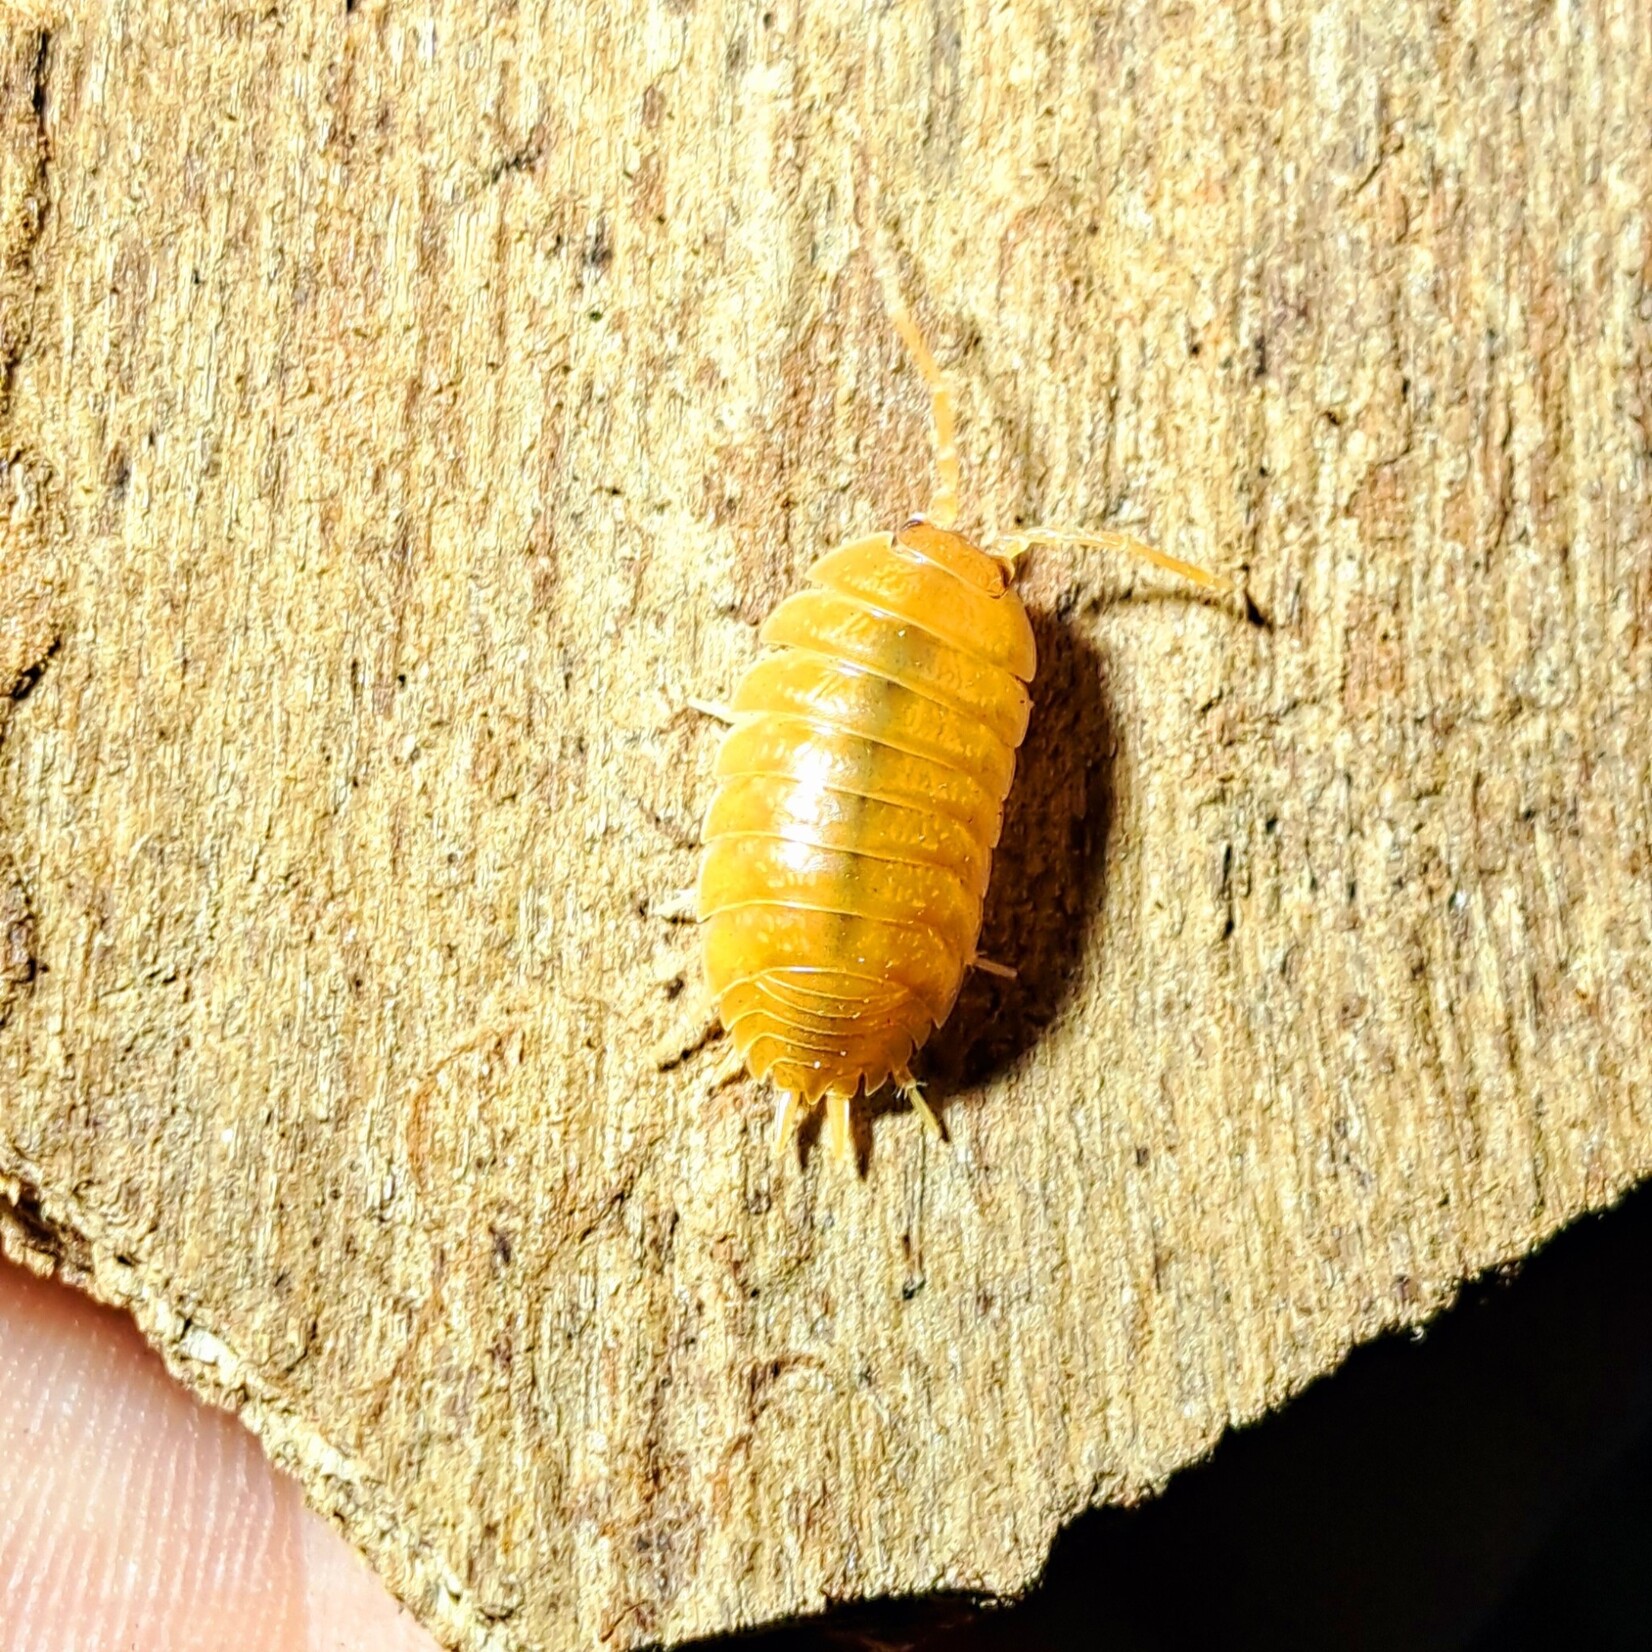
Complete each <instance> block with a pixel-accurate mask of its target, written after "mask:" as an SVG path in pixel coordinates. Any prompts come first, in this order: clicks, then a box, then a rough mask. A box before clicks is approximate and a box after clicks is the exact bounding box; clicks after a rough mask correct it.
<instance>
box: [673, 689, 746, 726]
mask: <svg viewBox="0 0 1652 1652" xmlns="http://www.w3.org/2000/svg"><path fill="white" fill-rule="evenodd" d="M683 704H684V705H685V706H687V707H688V709H689V710H690V711H697V712H699V713H700V714H701V716H703V717H715V718H716V719H717V721H718V722H719V723H729V724H732V723H733V722H734V708H733V707H732V706H726V705H724V704H723V702H722V701H721V700H701V699H698V698H696V696H694V695H692V694H691V695H689V697H688V698H687V699H686V700H684V701H683Z"/></svg>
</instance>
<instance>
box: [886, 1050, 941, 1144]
mask: <svg viewBox="0 0 1652 1652" xmlns="http://www.w3.org/2000/svg"><path fill="white" fill-rule="evenodd" d="M895 1088H896V1089H897V1090H899V1091H900V1093H901V1100H902V1101H904V1102H906V1103H907V1105H908V1106H909V1107H911V1109H912V1111H913V1112H915V1113H916V1114H918V1116H919V1117H920V1118H922V1120H923V1121H924V1128H925V1129H926V1130H928V1132H929V1133H930V1135H932V1136H933V1137H934V1138H935V1139H936V1140H937V1141H945V1140H946V1131H944V1130H943V1129H942V1128H941V1121H940V1120H939V1119H938V1118H937V1117H936V1116H935V1109H934V1108H933V1107H931V1106H930V1105H929V1103H928V1102H927V1101H925V1100H924V1093H923V1089H922V1087H921V1086H920V1085H919V1083H918V1081H917V1079H915V1078H914V1077H913V1076H912V1073H911V1070H910V1069H909V1068H906V1067H900V1068H897V1069H896V1072H895Z"/></svg>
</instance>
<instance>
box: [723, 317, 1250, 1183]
mask: <svg viewBox="0 0 1652 1652" xmlns="http://www.w3.org/2000/svg"><path fill="white" fill-rule="evenodd" d="M891 312H892V313H891V319H892V320H893V322H894V325H895V327H896V329H897V331H898V332H899V333H900V335H901V337H902V339H903V340H904V341H905V343H906V346H907V349H908V350H909V351H910V352H911V355H912V358H913V360H914V361H915V362H916V364H917V366H918V369H919V371H920V372H921V373H922V375H923V377H924V380H925V382H926V383H927V385H928V387H929V392H930V407H931V422H932V434H933V439H934V446H935V483H934V489H933V492H932V494H931V497H930V501H929V508H928V509H927V510H926V511H924V512H923V513H922V514H920V515H917V516H914V517H912V518H911V520H910V521H908V522H907V523H906V525H905V526H904V527H902V528H900V529H899V530H898V531H896V532H893V533H877V534H870V535H868V536H867V537H865V538H863V539H854V540H851V541H849V542H848V543H847V544H844V545H840V546H838V547H837V548H836V549H835V550H832V551H828V552H827V553H826V554H825V555H824V556H822V557H821V558H820V559H819V560H818V561H816V562H815V563H814V565H813V566H812V567H811V568H810V569H809V572H808V575H807V583H806V586H805V588H804V589H802V590H800V591H797V592H795V593H793V594H792V595H791V596H789V597H787V598H786V599H785V601H783V602H782V603H781V604H780V606H779V607H778V608H776V609H775V610H774V612H773V613H772V614H770V616H769V618H768V619H767V621H766V622H765V623H764V625H763V628H762V630H761V632H760V634H759V636H760V641H761V642H762V644H763V646H764V648H765V650H766V652H765V653H764V654H763V656H762V657H761V658H759V659H758V661H757V662H756V663H755V664H754V665H753V666H752V667H751V668H750V669H749V670H748V671H747V672H746V674H745V676H744V677H743V678H742V679H741V680H740V683H739V686H738V687H737V688H736V689H735V691H734V696H733V698H732V700H731V701H730V702H729V704H728V705H727V706H719V705H712V704H707V703H704V702H695V704H696V705H697V706H698V707H699V709H701V710H704V711H706V712H708V713H710V714H711V715H713V716H716V717H719V718H720V719H722V720H723V721H724V722H726V723H728V724H729V725H730V726H729V729H728V732H727V734H726V735H725V736H724V738H723V742H722V746H721V749H720V750H719V752H718V755H717V766H716V776H717V788H716V791H715V794H714V795H713V797H712V801H711V807H710V810H709V811H708V813H707V816H706V821H705V827H704V831H703V833H702V841H703V844H704V859H703V861H702V864H701V869H700V879H699V885H698V888H697V889H696V891H695V911H696V916H697V918H698V919H699V922H700V925H701V936H702V940H703V944H704V959H705V972H706V977H707V984H708V986H709V987H710V989H711V993H712V996H713V998H714V1000H715V1002H716V1005H717V1012H718V1015H719V1018H720V1019H721V1021H722V1024H723V1027H724V1029H725V1030H726V1032H727V1033H728V1035H729V1037H730V1038H731V1039H732V1040H733V1043H734V1045H735V1048H736V1049H737V1050H738V1052H739V1055H740V1057H741V1059H742V1060H743V1061H744V1063H745V1065H746V1067H747V1069H748V1070H749V1071H750V1072H751V1074H752V1076H753V1077H755V1078H758V1079H764V1078H767V1079H770V1080H772V1081H773V1082H774V1084H775V1085H776V1086H777V1088H778V1089H779V1092H780V1096H779V1113H778V1117H777V1119H776V1127H775V1129H776V1135H775V1141H776V1148H777V1150H778V1149H780V1148H783V1147H784V1146H785V1145H786V1143H787V1142H788V1141H789V1140H790V1139H791V1137H792V1136H793V1134H794V1133H795V1132H796V1130H797V1128H798V1125H799V1124H800V1122H801V1121H802V1118H803V1116H804V1114H805V1113H806V1112H808V1111H809V1110H811V1109H813V1108H814V1107H815V1106H816V1105H817V1104H818V1103H819V1102H820V1101H821V1100H822V1099H824V1101H825V1104H826V1122H827V1130H828V1133H829V1137H830V1141H831V1146H832V1151H833V1154H834V1156H835V1157H837V1158H838V1159H839V1160H841V1161H844V1162H848V1163H852V1162H853V1157H854V1149H853V1146H852V1143H851V1135H850V1119H849V1110H850V1104H851V1102H852V1101H853V1100H854V1098H855V1096H856V1094H857V1093H864V1094H866V1095H871V1094H872V1092H873V1091H875V1090H877V1089H878V1088H879V1087H880V1086H882V1085H883V1084H885V1083H889V1082H893V1083H894V1084H895V1085H896V1086H897V1088H898V1089H899V1091H900V1093H901V1095H902V1096H903V1097H904V1098H905V1099H906V1100H907V1101H909V1102H910V1104H911V1105H912V1107H913V1108H914V1109H916V1110H917V1111H918V1112H919V1113H920V1114H921V1115H922V1116H923V1119H924V1122H925V1123H926V1124H927V1125H928V1126H929V1127H930V1128H931V1129H932V1130H934V1131H935V1132H936V1133H937V1134H939V1133H940V1125H939V1122H938V1121H937V1119H936V1117H935V1115H934V1113H933V1112H932V1111H931V1110H930V1108H929V1106H928V1104H927V1103H926V1102H925V1101H924V1099H923V1096H922V1093H921V1091H920V1089H919V1087H918V1084H917V1082H916V1080H915V1079H914V1078H913V1076H912V1070H911V1066H910V1062H911V1059H912V1056H913V1053H914V1052H915V1051H916V1050H917V1049H918V1048H920V1047H921V1046H922V1045H923V1043H924V1042H925V1040H926V1039H927V1038H928V1037H929V1035H930V1033H931V1032H932V1031H933V1030H934V1029H935V1028H937V1027H938V1026H940V1025H941V1023H942V1022H944V1021H945V1020H946V1018H947V1016H948V1014H949V1013H950V1011H951V1009H952V1006H953V1003H954V1001H955V1000H956V998H957V996H958V989H959V987H960V986H961V985H962V984H963V979H964V973H965V971H966V970H968V969H970V968H977V969H985V970H990V971H993V972H995V973H1000V974H1006V975H1007V974H1012V973H1013V971H1010V970H1006V969H1004V968H1003V966H1001V965H997V964H994V963H992V962H990V961H989V960H987V959H984V958H982V957H980V956H979V954H978V953H977V951H976V943H977V941H978V940H979V938H980V933H981V913H982V903H983V900H984V898H985V895H986V890H987V878H988V873H989V871H990V867H991V861H992V851H993V849H994V847H995V846H996V845H997V842H998V835H999V829H1000V826H1001V824H1002V821H1003V815H1004V802H1005V799H1006V798H1007V796H1008V795H1009V790H1010V783H1011V780H1012V779H1013V777H1014V774H1015V759H1016V751H1017V749H1018V748H1019V746H1020V744H1021V741H1022V739H1023V737H1024V736H1025V734H1026V731H1027V719H1028V715H1029V712H1030V710H1031V704H1032V699H1031V695H1030V693H1029V691H1028V690H1029V685H1030V684H1031V683H1032V681H1033V677H1034V674H1035V672H1036V669H1037V653H1036V649H1035V647H1034V643H1033V633H1032V627H1031V626H1030V625H1029V623H1028V621H1027V614H1026V610H1025V609H1024V608H1023V607H1022V605H1021V599H1020V597H1019V596H1018V595H1017V594H1016V591H1015V575H1016V570H1017V568H1018V566H1019V565H1020V561H1021V558H1022V557H1023V556H1024V555H1025V554H1026V552H1027V551H1028V549H1029V548H1030V547H1032V546H1034V545H1061V546H1073V547H1081V548H1096V549H1102V550H1113V551H1124V552H1127V553H1129V554H1130V555H1133V556H1137V557H1140V558H1143V559H1144V560H1146V561H1148V562H1151V563H1153V564H1154V565H1155V566H1156V567H1159V568H1164V569H1168V570H1169V571H1170V572H1172V573H1175V574H1178V575H1180V576H1181V577H1182V578H1184V579H1187V580H1191V581H1192V582H1193V583H1195V584H1197V585H1202V586H1205V587H1207V588H1208V589H1211V590H1214V591H1219V592H1230V591H1232V589H1233V585H1232V582H1231V581H1229V580H1227V579H1224V578H1222V577H1221V576H1220V575H1217V574H1212V573H1209V572H1207V571H1206V570H1204V569H1203V568H1197V567H1194V566H1192V565H1191V564H1189V563H1186V562H1183V561H1180V560H1179V559H1177V558H1175V557H1171V556H1166V555H1165V554H1164V553H1163V552H1160V551H1156V550H1154V549H1152V548H1151V547H1149V546H1146V545H1143V544H1140V543H1139V542H1137V541H1136V540H1134V539H1130V538H1128V537H1126V536H1124V535H1122V534H1115V533H1090V534H1084V533H1068V532H1064V531H1059V530H1056V529H1051V528H1022V529H1019V530H1017V531H1016V532H1014V533H1002V534H993V535H990V536H989V537H988V538H987V540H986V542H985V543H984V544H980V545H978V544H975V543H974V542H972V541H971V540H970V539H968V538H967V537H965V536H964V535H963V534H961V533H959V532H957V531H956V529H955V527H954V524H955V523H956V522H957V520H958V489H959V465H958V454H957V447H956V442H955V438H954V433H953V412H952V398H951V395H950V393H949V391H948V389H947V385H946V381H945V380H944V378H943V377H942V375H941V372H940V369H939V368H938V367H937V366H936V364H935V360H934V358H933V356H932V355H931V354H930V351H929V348H928V346H927V345H926V344H925V342H924V340H923V337H922V335H921V334H920V333H919V332H918V330H917V328H916V327H915V326H914V325H913V323H912V321H911V319H910V318H909V317H908V316H907V315H906V313H905V311H904V310H903V309H901V308H900V306H899V305H898V303H895V302H892V303H891Z"/></svg>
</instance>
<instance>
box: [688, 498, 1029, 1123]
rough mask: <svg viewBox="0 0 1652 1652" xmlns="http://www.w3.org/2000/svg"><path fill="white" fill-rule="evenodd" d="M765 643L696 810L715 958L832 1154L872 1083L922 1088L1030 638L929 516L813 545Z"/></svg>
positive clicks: (762, 1047) (988, 567)
mask: <svg viewBox="0 0 1652 1652" xmlns="http://www.w3.org/2000/svg"><path fill="white" fill-rule="evenodd" d="M761 640H762V642H763V643H764V644H765V645H766V646H767V647H768V648H769V649H770V650H772V652H770V653H769V654H768V655H767V656H766V657H765V658H763V659H760V660H759V661H758V662H757V664H755V665H754V666H753V667H752V668H751V669H750V670H749V671H748V672H747V673H746V675H745V677H744V678H743V679H742V681H741V683H740V685H739V687H738V689H737V690H736V692H735V695H734V700H733V704H732V707H731V711H732V715H733V719H734V722H733V727H732V728H731V730H730V732H729V734H728V735H727V737H726V738H725V739H724V741H723V745H722V750H721V752H720V753H719V755H718V759H717V779H718V786H717V791H716V795H715V797H714V798H713V801H712V804H711V809H710V813H709V814H708V816H707V818H706V824H705V833H704V837H705V845H706V855H705V861H704V865H703V868H702V871H701V875H700V886H699V891H698V912H699V917H700V919H701V922H702V924H703V925H704V941H705V960H706V973H707V977H708V980H709V983H710V986H711V990H712V992H713V994H714V995H715V997H716V1000H717V1006H718V1011H719V1014H720V1015H721V1018H722V1021H723V1025H724V1027H725V1028H726V1029H727V1031H728V1033H729V1036H730V1037H731V1038H732V1039H733V1040H734V1043H735V1046H736V1047H737V1049H738V1050H739V1052H740V1054H741V1056H742V1057H743V1058H744V1060H745V1062H746V1065H747V1066H748V1068H749V1069H750V1070H751V1072H752V1073H753V1074H754V1075H755V1076H756V1077H759V1078H764V1077H767V1078H771V1079H773V1081H774V1082H775V1083H776V1084H777V1085H778V1086H779V1087H780V1088H781V1089H782V1090H783V1091H784V1092H786V1093H787V1095H788V1097H796V1098H799V1099H800V1100H801V1102H802V1104H803V1105H804V1106H805V1107H809V1106H813V1105H814V1104H815V1103H816V1102H817V1101H818V1100H819V1099H820V1098H821V1097H822V1096H825V1097H826V1098H827V1105H828V1117H829V1122H830V1124H831V1126H832V1135H833V1139H834V1143H835V1144H836V1145H837V1146H838V1147H839V1151H840V1152H841V1151H842V1150H843V1144H844V1142H845V1139H846V1132H845V1130H844V1123H845V1120H846V1114H847V1105H848V1101H849V1098H850V1097H852V1096H853V1095H854V1093H855V1091H856V1090H857V1089H859V1088H860V1087H861V1086H862V1085H864V1087H865V1089H866V1091H867V1093H868V1094H870V1093H871V1092H872V1091H873V1090H875V1089H877V1087H878V1086H879V1085H881V1084H882V1083H884V1082H885V1080H887V1079H890V1078H894V1079H895V1080H896V1081H897V1082H898V1083H900V1084H901V1086H902V1088H903V1089H905V1090H907V1091H908V1092H909V1093H911V1094H915V1093H916V1092H915V1089H914V1088H913V1086H912V1081H911V1076H910V1073H909V1071H908V1067H907V1063H908V1062H909V1060H910V1059H911V1056H912V1053H913V1051H914V1050H915V1049H917V1048H918V1047H919V1046H920V1045H921V1044H922V1043H923V1042H924V1040H925V1039H926V1038H927V1037H928V1036H929V1033H930V1031H931V1030H932V1029H933V1028H934V1027H936V1026H938V1025H939V1024H940V1023H941V1022H942V1021H944V1020H945V1019H946V1017H947V1014H948V1012H949V1011H950V1010H951V1008H952V1005H953V1001H954V1000H955V999H956V998H957V996H958V988H959V986H960V985H961V983H962V981H963V977H964V971H965V969H966V968H968V966H969V965H970V964H971V963H973V962H974V961H975V946H976V941H977V939H978V937H979V935H980V931H981V905H982V901H983V899H984V897H985V895H986V889H987V876H988V871H989V868H990V865H991V861H992V851H993V848H994V846H995V845H996V844H997V842H998V833H999V827H1000V824H1001V822H1002V820H1003V812H1004V800H1005V798H1006V797H1007V796H1008V794H1009V789H1010V781H1011V779H1012V777H1013V776H1014V773H1015V754H1016V748H1017V747H1018V746H1019V745H1020V744H1021V740H1022V737H1023V736H1024V735H1025V733H1026V730H1027V717H1028V711H1029V706H1030V701H1029V697H1028V692H1027V685H1028V684H1029V683H1030V682H1031V681H1032V679H1033V673H1034V670H1035V669H1036V666H1037V653H1036V650H1035V647H1034V643H1033V633H1032V627H1031V626H1030V625H1029V624H1028V622H1027V615H1026V611H1025V610H1024V609H1023V608H1022V606H1021V600H1020V598H1019V597H1018V596H1017V595H1016V594H1015V591H1014V589H1013V587H1012V586H1011V584H1010V579H1009V573H1008V570H1007V567H1006V565H1005V563H1004V562H1003V561H1002V560H1000V559H996V558H994V557H992V556H989V555H988V554H987V553H986V552H985V551H982V550H979V549H977V548H976V547H975V546H974V545H972V544H970V542H969V541H968V540H967V539H965V538H963V537H962V536H961V535H959V534H956V533H953V532H951V531H950V530H948V529H945V528H942V527H939V526H937V525H935V524H934V523H932V522H929V521H925V520H923V519H922V518H914V519H913V521H911V522H909V523H908V524H907V525H906V526H905V527H904V528H902V529H901V530H900V532H899V533H895V534H889V533H881V534H874V535H872V536H870V537H868V538H865V539H858V540H854V541H852V542H851V543H849V544H846V545H843V546H840V547H839V548H838V549H836V550H834V551H830V552H828V553H827V554H826V555H825V556H823V557H821V558H820V560H819V561H817V562H816V563H815V564H814V566H813V567H812V568H811V569H810V570H809V574H808V585H807V588H806V589H804V590H801V591H798V592H796V593H795V594H794V595H792V596H790V597H788V598H787V599H786V600H785V601H784V602H782V603H781V605H780V606H779V607H778V608H777V609H775V611H774V613H773V614H771V615H770V616H769V619H768V621H767V622H766V623H765V625H764V626H763V630H762V633H761ZM787 1122H788V1120H787V1119H786V1117H785V1116H784V1115H783V1119H782V1129H784V1128H785V1126H786V1123H787Z"/></svg>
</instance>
